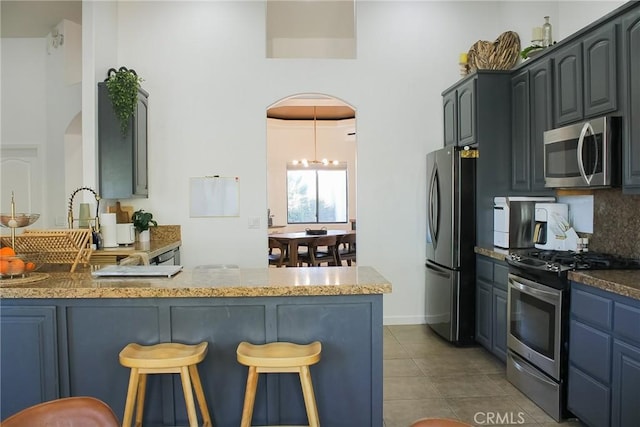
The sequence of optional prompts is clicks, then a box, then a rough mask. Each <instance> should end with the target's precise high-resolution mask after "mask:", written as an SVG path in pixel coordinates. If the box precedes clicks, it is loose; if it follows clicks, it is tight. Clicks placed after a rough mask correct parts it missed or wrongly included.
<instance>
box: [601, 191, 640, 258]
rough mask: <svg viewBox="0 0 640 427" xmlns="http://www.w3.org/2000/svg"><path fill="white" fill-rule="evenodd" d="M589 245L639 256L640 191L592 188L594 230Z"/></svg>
mask: <svg viewBox="0 0 640 427" xmlns="http://www.w3.org/2000/svg"><path fill="white" fill-rule="evenodd" d="M589 249H590V250H592V251H596V252H606V253H611V254H616V255H620V256H624V257H632V258H640V195H626V194H622V190H621V189H619V188H613V189H603V190H595V191H594V192H593V234H592V235H591V236H590V239H589Z"/></svg>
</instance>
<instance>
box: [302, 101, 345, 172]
mask: <svg viewBox="0 0 640 427" xmlns="http://www.w3.org/2000/svg"><path fill="white" fill-rule="evenodd" d="M317 125H318V116H317V112H316V106H315V105H314V106H313V160H307V159H300V160H298V159H294V160H292V161H291V163H292V164H293V165H294V166H297V165H302V166H304V167H305V168H308V167H309V165H323V166H329V165H334V166H337V165H338V164H339V163H340V162H339V161H337V160H328V159H326V158H323V159H322V160H318V127H317Z"/></svg>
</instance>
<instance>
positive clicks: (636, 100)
mask: <svg viewBox="0 0 640 427" xmlns="http://www.w3.org/2000/svg"><path fill="white" fill-rule="evenodd" d="M621 34H622V49H621V52H622V79H623V83H622V89H623V90H622V91H621V93H622V94H624V98H625V107H624V120H623V123H622V126H623V141H624V143H623V147H622V153H623V154H622V159H623V164H622V183H623V186H624V191H625V192H632V193H640V8H638V9H636V10H635V11H633V12H632V13H629V14H628V15H626V16H624V17H623V19H622V31H621Z"/></svg>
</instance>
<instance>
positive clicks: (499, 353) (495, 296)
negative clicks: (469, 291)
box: [476, 255, 509, 362]
mask: <svg viewBox="0 0 640 427" xmlns="http://www.w3.org/2000/svg"><path fill="white" fill-rule="evenodd" d="M508 275H509V268H508V267H507V265H506V263H505V262H503V261H499V260H496V259H493V258H490V257H485V256H482V255H476V341H477V342H478V343H479V344H480V345H482V346H483V347H484V348H486V349H487V350H489V351H490V352H491V353H493V354H494V355H495V356H496V357H498V358H499V359H500V360H502V361H503V362H504V361H505V360H506V358H507V281H508Z"/></svg>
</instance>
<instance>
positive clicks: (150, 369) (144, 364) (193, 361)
mask: <svg viewBox="0 0 640 427" xmlns="http://www.w3.org/2000/svg"><path fill="white" fill-rule="evenodd" d="M208 345H209V343H207V342H206V341H205V342H201V343H199V344H194V345H189V344H180V343H160V344H154V345H140V344H136V343H130V344H127V345H126V346H125V348H124V349H122V351H121V352H120V355H119V359H120V364H121V365H122V366H125V367H128V368H131V375H130V377H129V389H128V391H127V401H126V403H125V409H124V418H123V420H122V425H123V426H127V427H129V426H130V425H131V419H132V417H133V408H134V406H137V409H136V424H135V425H136V426H142V414H143V411H144V397H145V391H146V385H147V374H180V378H181V380H182V390H183V392H184V399H185V403H186V406H187V415H188V417H189V426H190V427H197V425H198V418H197V415H196V408H195V404H194V400H193V392H192V389H191V384H192V383H193V389H194V390H195V392H196V398H197V400H198V405H199V407H200V412H201V413H202V418H203V422H204V424H203V425H204V426H212V424H211V417H210V416H209V410H208V408H207V402H206V400H205V397H204V391H203V390H202V383H201V382H200V375H199V374H198V368H197V366H196V365H197V364H198V363H200V362H202V360H204V358H205V356H206V355H207V350H208ZM136 398H137V400H136Z"/></svg>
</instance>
